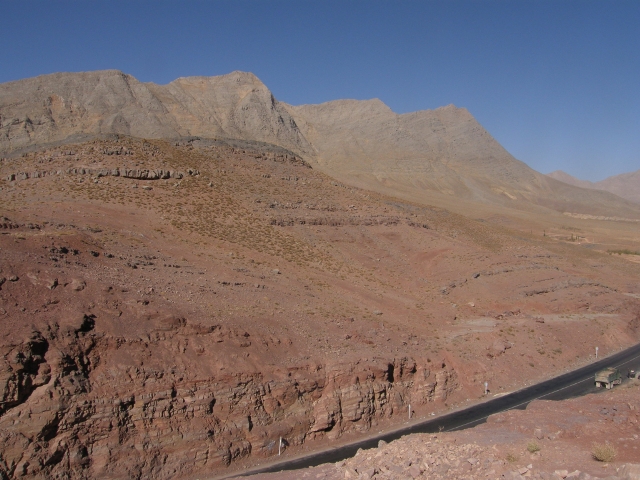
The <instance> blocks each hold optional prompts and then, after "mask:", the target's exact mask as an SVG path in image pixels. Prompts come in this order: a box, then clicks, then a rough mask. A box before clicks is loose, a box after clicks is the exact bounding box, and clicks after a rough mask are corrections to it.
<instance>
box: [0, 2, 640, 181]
mask: <svg viewBox="0 0 640 480" xmlns="http://www.w3.org/2000/svg"><path fill="white" fill-rule="evenodd" d="M0 12H1V15H0V31H1V32H2V38H3V42H2V43H3V48H2V49H0V82H6V81H11V80H17V79H20V78H25V77H30V76H35V75H40V74H45V73H53V72H59V71H85V70H98V69H107V68H116V69H119V70H122V71H124V72H126V73H130V74H132V75H133V76H135V77H136V78H138V79H139V80H141V81H153V82H156V83H168V82H170V81H171V80H174V79H175V78H178V77H183V76H190V75H221V74H225V73H229V72H231V71H234V70H244V71H251V72H253V73H255V74H256V75H257V76H258V77H260V79H261V80H262V81H263V82H264V83H265V84H266V85H267V86H268V87H269V88H270V89H271V90H272V91H273V93H274V95H275V96H276V98H278V99H279V100H282V101H285V102H287V103H291V104H302V103H320V102H325V101H329V100H335V99H338V98H357V99H367V98H380V99H381V100H382V101H384V102H385V103H386V104H387V105H389V106H390V107H391V108H392V109H393V110H394V111H395V112H398V113H405V112H411V111H415V110H423V109H432V108H437V107H439V106H442V105H447V104H450V103H453V104H455V105H456V106H459V107H465V108H467V109H469V111H470V112H471V113H472V114H473V115H474V116H475V117H476V119H477V120H478V121H479V122H480V123H481V124H482V125H483V126H484V127H485V128H486V129H487V130H488V131H489V132H490V133H491V134H492V135H493V136H494V137H495V138H496V139H497V140H498V141H499V142H500V143H501V144H502V145H503V146H504V147H505V148H506V149H507V150H508V151H509V152H511V153H512V154H513V155H514V156H515V157H516V158H518V159H520V160H522V161H524V162H526V163H527V164H529V165H530V166H531V167H533V168H535V169H536V170H538V171H541V172H543V173H547V172H549V171H552V170H556V169H562V170H565V171H567V172H569V173H571V174H572V175H575V176H577V177H579V178H583V179H588V180H601V179H603V178H605V177H607V176H609V175H615V174H618V173H623V172H628V171H635V170H638V169H640V2H639V1H636V0H633V1H624V0H619V1H611V0H609V1H606V0H601V1H586V0H585V1H573V0H557V1H542V0H512V1H496V0H494V1H455V0H447V1H373V0H372V1H356V0H351V1H350V0H342V1H322V0H315V1H311V0H297V1H284V0H283V1H277V0H274V1H263V0H251V1H248V0H235V1H188V0H187V1H180V2H179V1H162V0H154V1H145V0H127V1H117V0H111V1H102V0H83V1H65V0H57V1H52V0H47V1H33V0H21V1H17V0H0Z"/></svg>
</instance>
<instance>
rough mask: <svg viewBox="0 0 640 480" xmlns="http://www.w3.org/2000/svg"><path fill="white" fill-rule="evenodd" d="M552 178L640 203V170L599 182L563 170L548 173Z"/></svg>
mask: <svg viewBox="0 0 640 480" xmlns="http://www.w3.org/2000/svg"><path fill="white" fill-rule="evenodd" d="M547 175H548V176H549V177H551V178H555V179H556V180H560V181H561V182H564V183H568V184H569V185H575V186H576V187H582V188H594V189H596V190H605V191H607V192H611V193H614V194H616V195H618V196H620V197H622V198H626V199H627V200H631V201H632V202H635V203H640V170H637V171H635V172H630V173H621V174H620V175H614V176H612V177H608V178H605V179H604V180H600V181H599V182H590V181H588V180H580V179H578V178H575V177H572V176H571V175H569V174H568V173H565V172H563V171H562V170H556V171H555V172H551V173H549V174H547Z"/></svg>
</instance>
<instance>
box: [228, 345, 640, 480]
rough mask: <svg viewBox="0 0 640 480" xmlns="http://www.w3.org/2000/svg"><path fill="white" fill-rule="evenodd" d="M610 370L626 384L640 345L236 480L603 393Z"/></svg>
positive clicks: (639, 364)
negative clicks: (536, 403)
mask: <svg viewBox="0 0 640 480" xmlns="http://www.w3.org/2000/svg"><path fill="white" fill-rule="evenodd" d="M606 367H616V368H619V369H620V372H621V373H622V375H623V378H624V379H625V380H626V374H627V370H629V369H635V370H640V344H639V345H636V346H634V347H631V348H628V349H627V350H623V351H621V352H619V353H616V354H614V355H611V356H609V357H606V358H603V359H601V360H598V361H597V362H594V363H591V364H589V365H587V366H584V367H582V368H579V369H577V370H573V371H571V372H567V373H565V374H562V375H560V376H558V377H555V378H552V379H550V380H546V381H544V382H541V383H537V384H535V385H531V386H529V387H526V388H523V389H522V390H518V391H516V392H513V393H510V394H507V395H504V396H501V397H498V398H493V399H491V400H488V401H486V402H483V403H480V404H477V405H473V406H471V407H468V408H465V409H464V410H458V411H456V412H451V413H447V414H445V415H441V416H438V417H434V418H432V419H429V420H425V421H423V422H420V423H414V424H411V425H408V426H407V427H406V428H402V429H399V430H395V431H393V432H388V433H384V434H381V435H378V436H375V437H369V438H367V439H366V440H362V441H358V442H354V443H350V444H348V445H342V446H339V447H335V448H332V449H329V450H324V451H321V452H317V453H312V454H310V455H306V456H304V457H299V458H295V459H289V460H286V461H283V462H279V463H276V464H272V465H269V466H266V467H264V468H257V469H252V470H251V471H250V472H242V473H236V474H235V476H242V475H248V474H251V475H255V474H256V473H268V472H280V471H282V470H295V469H300V468H308V467H313V466H317V465H321V464H323V463H331V462H338V461H340V460H344V459H346V458H350V457H353V456H354V455H355V454H356V452H357V451H358V449H360V448H362V449H368V448H374V447H377V446H378V441H380V440H384V441H386V442H390V441H392V440H396V439H398V438H400V437H402V436H404V435H407V434H410V433H435V432H440V431H454V430H462V429H465V428H470V427H473V426H475V425H478V424H481V423H484V422H485V421H486V419H487V417H488V416H489V415H493V414H496V413H499V412H503V411H505V410H511V409H513V408H519V409H524V408H525V407H526V406H527V405H528V404H529V402H531V401H532V400H536V399H544V400H565V399H567V398H573V397H578V396H581V395H585V394H587V393H594V392H597V391H599V390H601V389H598V388H596V387H595V386H594V381H593V377H594V375H595V373H596V372H597V371H598V370H601V369H603V368H606Z"/></svg>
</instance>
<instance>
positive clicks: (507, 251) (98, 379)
mask: <svg viewBox="0 0 640 480" xmlns="http://www.w3.org/2000/svg"><path fill="white" fill-rule="evenodd" d="M0 189H1V190H0V211H1V212H2V215H3V218H2V221H1V222H0V227H1V229H2V230H1V233H2V235H0V331H1V332H2V339H1V340H0V349H1V352H2V355H1V356H0V361H1V363H0V382H1V383H0V385H2V388H1V389H0V391H1V392H2V398H1V399H0V402H1V403H0V442H1V445H2V446H1V447H0V452H2V453H0V471H2V474H3V475H5V476H7V477H9V478H13V477H17V476H20V475H29V476H41V477H45V478H53V477H56V476H62V475H68V476H69V477H71V478H96V477H100V478H123V477H154V478H177V477H185V478H186V477H190V476H193V475H200V474H202V473H203V472H207V473H209V474H211V473H215V472H223V471H229V470H228V469H230V468H231V469H234V468H242V467H243V466H245V465H251V464H253V463H255V462H256V461H260V459H263V458H266V457H269V456H272V455H274V454H275V453H277V444H276V442H277V440H278V439H279V437H283V438H284V439H285V441H286V443H287V445H288V447H287V448H289V449H290V451H291V450H293V451H301V450H303V449H305V448H318V447H320V446H323V445H326V444H327V443H328V442H333V441H335V440H336V439H340V440H341V441H343V440H347V439H349V438H355V437H356V436H358V435H361V434H362V433H363V432H368V431H370V430H371V429H373V428H377V429H380V428H384V427H386V426H391V425H393V424H395V423H397V422H400V421H402V420H403V419H404V417H405V414H406V409H407V406H408V404H409V403H411V405H412V408H413V409H414V412H415V415H416V416H417V417H420V416H426V415H429V414H430V413H431V412H435V411H442V410H446V409H448V408H451V407H452V406H455V405H460V404H462V403H466V402H471V401H474V400H475V399H479V398H480V397H481V396H482V394H483V386H482V385H483V382H485V381H489V382H490V383H491V384H492V385H500V387H499V388H501V389H502V390H500V391H508V390H511V389H513V388H516V387H517V386H519V385H522V384H523V383H524V382H530V381H534V380H537V379H541V378H545V377H548V376H550V375H552V374H554V373H557V372H559V371H561V370H563V369H564V368H567V367H569V366H572V365H575V364H579V363H584V362H587V361H589V358H590V355H592V351H593V350H592V349H593V339H594V338H597V339H598V345H599V346H600V349H601V350H600V351H601V353H603V354H606V353H607V352H611V351H614V350H616V349H618V348H620V347H622V346H626V345H629V344H632V343H634V342H637V339H638V309H639V304H638V301H639V300H638V298H640V290H639V289H638V285H640V282H639V276H638V275H639V274H638V270H637V268H635V267H636V266H635V264H634V263H631V262H629V261H627V260H626V259H625V258H622V257H620V256H618V255H608V254H607V253H606V244H605V240H606V239H607V238H610V237H607V236H606V235H603V234H602V232H600V231H599V230H598V229H597V228H596V227H593V230H588V231H587V230H583V231H580V230H579V229H577V227H573V226H572V225H574V224H579V225H586V226H589V227H588V228H591V226H592V225H601V223H593V222H591V221H590V220H584V222H585V223H584V224H583V223H579V222H583V220H575V219H572V218H571V217H566V223H565V224H564V225H565V226H564V228H561V227H557V228H554V229H550V230H549V231H547V232H545V234H544V235H543V234H542V232H538V231H536V232H532V233H531V234H524V233H522V232H516V231H514V230H510V229H508V228H504V227H499V226H495V223H498V222H497V221H496V222H493V223H494V224H493V225H492V224H489V223H488V222H481V221H475V220H472V219H470V218H467V217H463V216H460V215H457V214H454V213H451V212H449V211H447V210H444V209H441V208H436V207H427V206H424V205H421V204H419V203H413V202H408V201H403V200H399V199H398V198H394V197H391V196H385V195H382V194H379V193H375V192H372V191H367V190H362V189H358V188H354V187H350V186H347V185H346V184H344V183H341V182H338V181H336V180H335V179H333V178H331V177H329V176H327V175H325V174H323V173H322V172H320V171H318V170H317V169H314V168H310V164H309V163H308V162H306V161H305V160H304V159H303V158H302V157H301V156H300V155H299V154H298V153H295V152H292V151H290V150H286V149H284V148H282V147H277V146H274V145H268V144H264V143H258V142H248V141H240V140H238V141H230V140H227V141H223V140H199V139H190V140H189V139H183V140H181V141H171V142H168V141H165V140H142V139H136V138H131V137H127V136H106V137H100V138H95V139H93V140H91V141H88V142H84V143H77V144H65V145H61V146H53V147H49V148H41V149H34V151H32V152H30V153H25V154H24V155H21V156H15V157H10V158H7V159H4V160H3V161H2V162H1V163H0ZM594 222H595V221H594ZM605 223H606V222H605ZM624 225H626V224H624ZM598 228H599V227H598ZM633 228H635V225H634V226H633ZM636 231H637V230H636ZM585 237H589V239H588V240H589V241H588V242H587V241H586V240H585Z"/></svg>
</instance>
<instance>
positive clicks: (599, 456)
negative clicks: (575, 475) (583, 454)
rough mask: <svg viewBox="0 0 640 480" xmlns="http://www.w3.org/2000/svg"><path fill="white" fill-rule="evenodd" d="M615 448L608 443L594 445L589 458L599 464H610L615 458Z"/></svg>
mask: <svg viewBox="0 0 640 480" xmlns="http://www.w3.org/2000/svg"><path fill="white" fill-rule="evenodd" d="M616 455H617V452H616V448H615V447H614V446H613V445H611V444H610V443H609V442H604V443H594V444H593V450H592V452H591V456H592V457H593V459H594V460H597V461H599V462H611V461H613V459H614V458H616Z"/></svg>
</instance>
